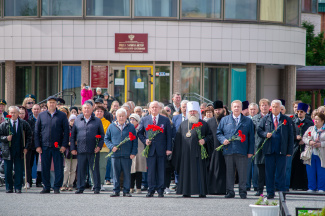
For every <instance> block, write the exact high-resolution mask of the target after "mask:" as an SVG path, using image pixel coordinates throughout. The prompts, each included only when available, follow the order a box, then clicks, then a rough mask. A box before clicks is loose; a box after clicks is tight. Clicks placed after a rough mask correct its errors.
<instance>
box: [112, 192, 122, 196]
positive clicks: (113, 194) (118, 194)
mask: <svg viewBox="0 0 325 216" xmlns="http://www.w3.org/2000/svg"><path fill="white" fill-rule="evenodd" d="M119 196H120V193H117V192H113V193H112V194H111V195H110V197H119Z"/></svg>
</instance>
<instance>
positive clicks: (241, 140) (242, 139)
mask: <svg viewBox="0 0 325 216" xmlns="http://www.w3.org/2000/svg"><path fill="white" fill-rule="evenodd" d="M245 140H246V135H245V134H242V135H241V139H240V142H245Z"/></svg>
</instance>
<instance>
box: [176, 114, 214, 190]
mask: <svg viewBox="0 0 325 216" xmlns="http://www.w3.org/2000/svg"><path fill="white" fill-rule="evenodd" d="M200 122H201V123H202V124H203V126H202V127H201V134H202V137H204V140H205V144H204V145H203V146H204V147H205V148H206V150H207V152H208V155H210V154H211V152H210V150H211V149H212V145H213V144H212V142H213V137H212V133H211V130H210V128H209V126H208V124H207V123H206V122H204V121H202V120H200ZM192 125H193V124H191V123H190V124H188V120H186V121H183V122H182V124H181V125H180V127H179V128H178V131H177V133H176V138H175V145H174V149H173V159H172V162H173V165H174V166H175V170H176V171H177V172H178V174H179V180H178V185H177V191H176V193H177V194H183V195H196V194H199V195H206V194H208V179H207V177H208V173H207V167H208V164H209V158H207V159H203V160H202V158H201V146H200V145H199V139H198V135H197V133H196V130H191V137H187V136H186V133H187V132H188V131H189V129H191V128H192Z"/></svg>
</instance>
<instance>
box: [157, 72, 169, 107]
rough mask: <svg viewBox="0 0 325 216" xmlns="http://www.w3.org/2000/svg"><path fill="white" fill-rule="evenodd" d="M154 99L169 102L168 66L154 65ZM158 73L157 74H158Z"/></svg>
mask: <svg viewBox="0 0 325 216" xmlns="http://www.w3.org/2000/svg"><path fill="white" fill-rule="evenodd" d="M155 72H156V76H155V100H157V101H160V102H162V103H164V104H169V99H170V67H169V66H156V70H155ZM158 75H159V76H158Z"/></svg>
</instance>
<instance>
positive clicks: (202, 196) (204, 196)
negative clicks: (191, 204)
mask: <svg viewBox="0 0 325 216" xmlns="http://www.w3.org/2000/svg"><path fill="white" fill-rule="evenodd" d="M206 197H207V196H206V195H199V198H206Z"/></svg>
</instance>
